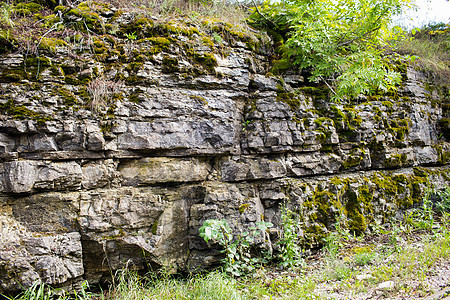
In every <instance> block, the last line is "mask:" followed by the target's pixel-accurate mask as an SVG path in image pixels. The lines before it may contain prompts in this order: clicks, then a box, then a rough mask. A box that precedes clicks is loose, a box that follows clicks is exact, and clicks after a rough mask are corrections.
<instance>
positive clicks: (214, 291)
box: [99, 269, 245, 300]
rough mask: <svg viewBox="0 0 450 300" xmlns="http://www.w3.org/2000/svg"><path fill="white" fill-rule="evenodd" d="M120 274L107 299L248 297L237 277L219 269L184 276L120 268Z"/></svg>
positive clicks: (234, 299)
mask: <svg viewBox="0 0 450 300" xmlns="http://www.w3.org/2000/svg"><path fill="white" fill-rule="evenodd" d="M158 275H159V276H158ZM116 277H117V281H116V284H115V285H114V286H113V287H111V289H110V291H109V293H108V296H107V297H106V299H117V300H153V299H217V300H228V299H232V300H240V299H245V297H244V296H243V295H242V293H241V292H240V291H239V290H238V288H237V284H236V281H235V280H234V279H232V278H229V277H227V276H226V275H225V274H223V273H219V272H211V273H209V274H197V275H190V276H188V277H187V278H186V279H184V280H183V279H180V278H176V277H172V276H169V275H167V274H156V273H155V272H152V273H148V274H147V275H146V276H139V275H138V274H137V273H136V272H133V271H130V270H128V269H124V270H121V271H119V272H117V274H116ZM99 299H100V298H99ZM101 299H104V298H103V297H102V298H101Z"/></svg>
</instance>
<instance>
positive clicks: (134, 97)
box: [128, 88, 144, 103]
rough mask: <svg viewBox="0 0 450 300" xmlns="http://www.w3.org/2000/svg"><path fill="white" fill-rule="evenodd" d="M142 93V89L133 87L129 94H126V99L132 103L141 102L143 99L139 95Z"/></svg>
mask: <svg viewBox="0 0 450 300" xmlns="http://www.w3.org/2000/svg"><path fill="white" fill-rule="evenodd" d="M143 93H144V91H143V90H141V89H140V88H135V89H133V91H132V92H131V93H130V96H128V100H129V101H130V102H133V103H141V102H142V101H143V98H142V97H139V96H140V95H142V94H143Z"/></svg>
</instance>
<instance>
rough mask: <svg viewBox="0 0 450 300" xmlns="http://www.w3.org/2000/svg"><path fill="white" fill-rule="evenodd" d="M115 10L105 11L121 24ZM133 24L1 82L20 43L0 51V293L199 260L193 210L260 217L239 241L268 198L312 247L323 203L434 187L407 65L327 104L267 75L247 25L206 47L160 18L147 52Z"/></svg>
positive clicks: (436, 137)
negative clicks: (106, 86) (106, 92)
mask: <svg viewBox="0 0 450 300" xmlns="http://www.w3.org/2000/svg"><path fill="white" fill-rule="evenodd" d="M111 13H112V12H111ZM125 16H126V14H123V15H122V16H120V17H117V18H111V15H109V17H108V16H106V17H105V20H107V22H115V23H114V24H116V25H117V26H119V28H124V27H125V25H126V24H128V23H129V25H130V24H131V25H130V26H133V24H134V23H133V21H132V20H133V18H131V17H130V18H128V17H127V18H126V17H125ZM108 20H109V21H108ZM121 22H122V23H121ZM126 22H128V23H126ZM108 24H109V23H108ZM136 26H137V25H136ZM146 26H147V27H145V26H144V27H143V28H141V29H140V30H142V31H139V32H138V34H139V35H140V38H142V39H141V40H139V42H136V43H131V42H130V41H126V40H125V38H124V37H123V36H122V37H120V36H119V37H117V36H116V37H114V38H115V43H116V44H107V43H105V45H104V47H105V49H107V50H105V51H104V52H102V53H103V54H102V56H101V57H96V56H95V55H92V54H90V53H89V51H87V50H86V51H85V53H84V54H83V55H84V61H83V63H81V62H80V61H77V59H76V58H73V57H64V59H61V56H60V55H59V54H61V53H64V52H63V50H64V49H59V50H58V49H57V50H56V53H54V52H51V51H47V52H44V53H43V54H41V55H42V57H41V58H42V59H45V61H46V64H42V66H41V72H42V74H41V75H42V76H40V77H38V78H36V77H32V78H31V77H26V78H18V79H17V80H15V79H14V80H12V79H11V77H10V76H9V75H8V76H9V77H8V76H7V75H5V74H9V73H11V72H12V73H14V72H16V71H17V70H21V68H22V67H23V62H24V59H25V57H24V55H21V54H2V55H1V56H0V69H1V71H2V76H0V90H1V93H0V104H1V107H0V108H1V115H0V183H1V185H0V282H1V285H0V293H1V292H5V291H8V292H11V291H15V290H18V289H20V285H23V286H29V285H30V284H31V283H32V282H33V281H34V280H37V279H39V278H40V279H41V280H42V281H43V282H46V283H49V284H54V285H59V286H61V285H66V286H67V285H72V284H76V283H77V281H79V280H82V279H88V280H89V281H90V282H92V283H96V282H99V281H101V280H102V279H104V278H105V277H108V276H109V275H110V274H111V271H115V270H117V269H119V268H122V267H124V266H126V265H128V266H132V267H133V268H136V269H140V270H144V269H147V268H149V267H150V266H151V267H158V266H166V267H168V269H170V270H172V271H174V272H175V271H195V270H199V269H202V268H207V267H210V266H213V265H214V264H217V262H218V260H219V259H220V256H219V252H218V249H216V248H213V249H211V248H210V247H208V245H207V244H206V243H205V242H204V241H203V240H201V239H200V238H199V237H198V228H199V227H200V226H201V224H202V223H203V221H205V220H207V219H211V218H220V219H221V218H225V219H227V220H228V222H229V223H230V226H231V227H232V228H233V230H234V232H242V231H244V230H245V229H246V228H249V227H251V226H253V225H254V224H255V222H258V221H261V220H266V221H270V222H272V223H274V224H275V228H274V229H273V230H272V231H271V233H270V239H266V240H262V239H260V240H257V241H256V244H257V246H259V247H274V246H275V243H272V245H271V241H272V242H273V241H275V240H276V239H277V237H278V231H279V226H280V222H281V217H280V216H281V209H282V207H283V206H285V207H288V208H289V209H291V210H292V211H293V212H295V213H296V215H297V216H298V221H299V222H301V227H302V232H300V233H299V235H301V236H302V237H303V238H302V241H303V246H304V247H318V246H320V245H321V243H322V238H323V237H324V236H325V235H326V234H327V232H328V231H330V230H333V229H334V224H335V222H336V220H337V218H338V217H342V216H343V217H345V220H346V222H347V225H348V227H349V228H350V230H351V231H353V232H356V233H362V232H365V231H368V230H371V225H373V224H382V223H385V222H388V221H389V220H390V219H392V218H395V217H398V216H400V215H401V213H402V211H403V210H405V209H407V208H410V207H412V206H414V205H418V204H419V203H420V202H421V200H422V197H423V191H424V189H425V188H426V187H427V185H428V183H431V184H433V185H434V186H435V187H436V188H442V187H444V186H445V185H448V181H449V175H448V174H449V173H448V162H449V156H450V154H449V148H450V144H449V143H448V141H446V140H445V136H443V135H442V134H443V132H442V129H440V128H439V126H438V122H439V120H440V119H442V118H443V117H445V115H446V114H447V113H448V112H445V111H443V110H442V105H441V104H442V103H441V100H442V99H440V98H439V95H434V94H430V93H428V92H427V90H426V88H425V85H424V82H425V81H426V80H427V79H426V77H424V76H423V74H421V73H420V72H417V71H414V70H412V69H408V70H407V72H406V73H405V74H403V75H404V77H405V81H404V84H403V86H402V87H400V89H399V91H398V94H397V95H396V97H395V99H393V98H389V97H386V96H374V97H363V96H362V97H360V98H358V99H356V100H355V101H354V102H351V103H344V104H336V103H331V102H329V101H328V100H327V96H326V92H325V93H324V90H323V89H321V88H317V87H308V86H307V85H306V84H305V83H304V78H303V77H302V76H300V75H298V74H290V75H286V76H285V77H284V78H283V80H282V78H281V77H274V76H270V75H267V73H268V71H269V68H270V66H269V61H268V56H269V55H270V45H267V44H263V43H261V40H258V38H257V36H258V34H257V33H253V34H254V36H248V35H247V36H244V38H242V39H240V38H238V37H236V36H234V37H233V36H228V35H227V38H224V41H223V43H222V44H221V45H220V47H219V50H220V49H222V50H223V49H225V50H226V51H227V52H226V55H224V53H222V52H220V51H218V50H217V49H218V48H217V47H218V46H219V45H215V47H213V48H210V47H206V46H205V45H204V43H202V37H201V35H200V34H197V33H193V34H183V33H182V32H181V31H180V32H178V33H175V32H167V31H160V32H161V35H162V37H164V38H166V39H167V40H168V41H170V42H169V43H170V46H167V45H166V46H164V47H163V46H161V45H159V48H158V49H157V50H156V49H154V48H155V47H156V46H158V45H156V43H157V42H156V41H157V40H155V39H154V36H153V35H154V33H146V32H147V31H145V30H148V32H153V31H151V30H153V29H152V28H153V27H151V26H156V25H149V24H147V25H146ZM127 28H128V27H127ZM130 28H134V27H130ZM224 30H225V29H224ZM131 31H133V29H131ZM131 31H130V32H131ZM224 32H225V31H222V34H224ZM146 34H148V35H149V36H146ZM208 34H209V35H211V34H212V32H208V31H206V32H203V33H202V35H208ZM203 40H204V39H203ZM251 41H253V43H250V42H251ZM160 42H161V40H160ZM187 45H189V47H187ZM255 45H256V46H255ZM152 49H153V50H152ZM150 50H151V51H150ZM58 51H59V52H58ZM61 51H62V52H61ZM189 51H190V52H189ZM119 57H120V58H119ZM205 62H206V63H205ZM32 68H33V67H32V66H30V70H32ZM8 72H9V73H8ZM30 72H31V71H30ZM14 74H15V73H14ZM17 74H19V73H17ZM24 76H25V75H24ZM100 77H101V78H103V80H104V81H108V82H110V83H111V82H114V83H116V84H119V85H121V86H120V92H119V93H116V94H115V95H110V96H111V97H110V99H109V100H108V101H107V102H106V103H104V106H99V107H98V108H97V109H94V108H92V106H91V105H90V102H91V101H92V99H91V97H92V95H90V94H89V93H88V92H87V91H86V82H92V81H95V80H96V78H100ZM14 78H15V77H14ZM85 79H86V80H85ZM83 80H85V81H83ZM98 84H101V82H100V81H99V82H98ZM292 91H295V93H294V92H292ZM325 91H326V90H325ZM275 250H276V249H275Z"/></svg>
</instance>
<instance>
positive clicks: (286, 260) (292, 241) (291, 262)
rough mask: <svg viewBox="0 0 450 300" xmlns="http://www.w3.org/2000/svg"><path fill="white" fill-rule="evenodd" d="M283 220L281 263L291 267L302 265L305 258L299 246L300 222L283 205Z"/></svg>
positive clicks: (280, 243) (279, 243)
mask: <svg viewBox="0 0 450 300" xmlns="http://www.w3.org/2000/svg"><path fill="white" fill-rule="evenodd" d="M281 221H282V222H281V230H282V231H281V238H280V240H279V241H278V245H279V246H280V254H279V257H280V259H281V262H280V265H281V266H283V267H284V268H289V269H295V268H298V267H302V266H303V265H304V260H303V258H302V254H303V250H302V248H301V247H300V246H299V238H298V235H299V232H300V231H301V229H300V226H299V222H298V220H297V219H296V218H295V217H294V214H293V212H292V211H291V210H289V209H288V208H287V207H283V210H282V214H281Z"/></svg>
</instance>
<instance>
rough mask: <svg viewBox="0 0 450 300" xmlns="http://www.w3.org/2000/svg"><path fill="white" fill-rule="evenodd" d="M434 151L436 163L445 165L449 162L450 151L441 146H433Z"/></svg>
mask: <svg viewBox="0 0 450 300" xmlns="http://www.w3.org/2000/svg"><path fill="white" fill-rule="evenodd" d="M432 147H433V148H434V149H436V152H437V154H438V161H437V162H438V163H439V164H442V165H445V164H447V163H448V162H450V151H448V150H446V149H444V148H443V147H442V145H439V144H438V145H433V146H432Z"/></svg>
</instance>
